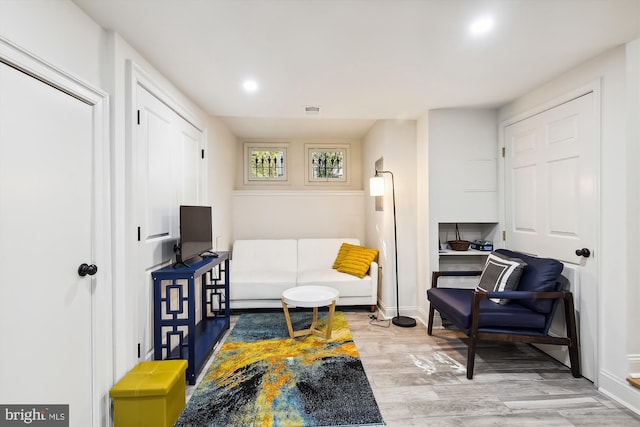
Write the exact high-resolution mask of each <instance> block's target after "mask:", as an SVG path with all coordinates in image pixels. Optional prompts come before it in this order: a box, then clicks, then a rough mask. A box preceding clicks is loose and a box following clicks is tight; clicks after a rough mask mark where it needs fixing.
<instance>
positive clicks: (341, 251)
mask: <svg viewBox="0 0 640 427" xmlns="http://www.w3.org/2000/svg"><path fill="white" fill-rule="evenodd" d="M354 246H355V245H351V244H349V243H343V244H342V245H341V246H340V249H339V250H338V256H337V257H336V260H335V261H334V262H333V268H334V269H336V268H338V267H340V264H342V260H343V259H344V257H346V256H347V252H349V250H350V249H351V248H353V247H354Z"/></svg>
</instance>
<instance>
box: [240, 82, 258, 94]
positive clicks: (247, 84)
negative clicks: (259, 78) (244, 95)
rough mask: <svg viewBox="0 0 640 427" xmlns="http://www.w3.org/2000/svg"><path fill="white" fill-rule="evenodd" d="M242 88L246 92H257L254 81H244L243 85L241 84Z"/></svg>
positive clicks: (256, 85)
mask: <svg viewBox="0 0 640 427" xmlns="http://www.w3.org/2000/svg"><path fill="white" fill-rule="evenodd" d="M242 87H243V88H244V90H245V91H247V92H255V91H257V90H258V82H256V81H255V80H245V81H244V83H242Z"/></svg>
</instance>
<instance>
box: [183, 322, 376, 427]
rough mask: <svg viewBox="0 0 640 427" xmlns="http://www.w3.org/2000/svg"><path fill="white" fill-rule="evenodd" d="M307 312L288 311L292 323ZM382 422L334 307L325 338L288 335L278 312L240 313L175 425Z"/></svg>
mask: <svg viewBox="0 0 640 427" xmlns="http://www.w3.org/2000/svg"><path fill="white" fill-rule="evenodd" d="M326 314H327V313H326V312H325V313H323V312H321V313H320V321H319V322H320V324H319V327H320V328H323V327H324V322H325V320H326ZM311 316H312V314H311V311H310V310H309V311H293V312H291V322H292V324H293V328H294V330H298V329H305V328H307V327H308V326H309V325H310V323H311ZM383 424H384V422H383V420H382V416H381V415H380V410H379V409H378V405H377V403H376V400H375V398H374V396H373V391H372V390H371V386H370V385H369V381H368V380H367V377H366V375H365V372H364V369H363V367H362V363H361V362H360V358H359V356H358V351H357V350H356V346H355V344H354V343H353V340H352V338H351V332H350V331H349V327H348V325H347V322H346V320H345V318H344V316H343V315H342V313H340V312H336V313H335V316H334V320H333V334H332V337H331V339H330V340H328V341H327V340H324V339H322V338H319V337H315V336H306V337H299V338H296V339H295V340H292V339H290V338H289V333H288V332H287V326H286V323H285V318H284V314H283V313H282V312H280V313H257V314H254V313H250V314H242V315H241V316H240V317H239V319H238V322H237V323H236V325H235V327H234V328H233V330H232V331H231V333H230V335H229V337H228V338H227V340H226V341H225V343H224V344H223V346H222V348H221V349H220V352H219V353H218V354H217V355H216V357H215V359H214V360H213V362H212V363H211V366H210V367H209V369H208V371H207V374H206V376H205V377H204V378H203V380H202V381H201V383H200V384H199V385H198V387H197V389H196V391H195V392H194V394H193V396H192V397H191V399H190V400H189V402H188V404H187V406H186V408H185V410H184V411H183V413H182V415H181V416H180V418H179V419H178V422H177V423H176V426H190V427H204V426H224V427H229V426H242V427H249V426H264V427H268V426H274V427H276V426H277V427H285V426H286V427H289V426H290V427H302V426H307V427H311V426H356V425H383Z"/></svg>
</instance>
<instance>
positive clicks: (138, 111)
mask: <svg viewBox="0 0 640 427" xmlns="http://www.w3.org/2000/svg"><path fill="white" fill-rule="evenodd" d="M138 124H140V110H138Z"/></svg>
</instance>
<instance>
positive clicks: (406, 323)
mask: <svg viewBox="0 0 640 427" xmlns="http://www.w3.org/2000/svg"><path fill="white" fill-rule="evenodd" d="M391 323H393V324H394V325H396V326H400V327H401V328H413V327H414V326H416V320H415V319H414V318H412V317H407V316H396V317H394V318H392V319H391Z"/></svg>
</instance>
